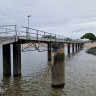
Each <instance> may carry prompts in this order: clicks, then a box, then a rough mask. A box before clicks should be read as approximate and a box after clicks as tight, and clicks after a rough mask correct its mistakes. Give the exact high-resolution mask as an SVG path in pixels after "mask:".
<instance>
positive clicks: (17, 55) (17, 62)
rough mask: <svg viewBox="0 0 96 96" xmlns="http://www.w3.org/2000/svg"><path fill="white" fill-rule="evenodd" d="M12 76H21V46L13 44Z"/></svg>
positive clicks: (16, 43)
mask: <svg viewBox="0 0 96 96" xmlns="http://www.w3.org/2000/svg"><path fill="white" fill-rule="evenodd" d="M13 75H14V76H18V75H21V44H19V43H18V42H15V43H13Z"/></svg>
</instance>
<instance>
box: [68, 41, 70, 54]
mask: <svg viewBox="0 0 96 96" xmlns="http://www.w3.org/2000/svg"><path fill="white" fill-rule="evenodd" d="M68 53H69V54H70V43H68Z"/></svg>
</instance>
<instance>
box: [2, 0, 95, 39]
mask: <svg viewBox="0 0 96 96" xmlns="http://www.w3.org/2000/svg"><path fill="white" fill-rule="evenodd" d="M28 15H31V17H30V18H29V26H30V27H31V28H36V29H40V30H43V31H46V32H50V33H55V34H58V35H61V36H65V37H70V38H74V39H78V38H80V37H81V36H82V35H84V34H85V33H89V32H91V33H94V34H95V35H96V0H0V25H11V24H12V25H17V26H18V30H19V29H20V28H21V26H28V17H27V16H28Z"/></svg>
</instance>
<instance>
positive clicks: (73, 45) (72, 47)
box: [72, 43, 74, 52]
mask: <svg viewBox="0 0 96 96" xmlns="http://www.w3.org/2000/svg"><path fill="white" fill-rule="evenodd" d="M72 52H74V44H73V43H72Z"/></svg>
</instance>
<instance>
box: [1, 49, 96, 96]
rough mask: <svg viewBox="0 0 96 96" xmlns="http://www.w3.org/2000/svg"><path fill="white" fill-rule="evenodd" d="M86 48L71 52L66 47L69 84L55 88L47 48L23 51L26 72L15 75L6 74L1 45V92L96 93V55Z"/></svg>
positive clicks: (12, 95) (7, 95) (44, 95)
mask: <svg viewBox="0 0 96 96" xmlns="http://www.w3.org/2000/svg"><path fill="white" fill-rule="evenodd" d="M86 49H87V48H84V49H83V50H81V51H80V52H77V53H74V54H70V55H68V54H67V51H66V50H67V49H66V48H65V54H66V56H65V58H66V61H65V87H64V88H58V89H54V88H51V63H50V62H48V61H47V52H46V51H45V52H41V53H39V52H38V51H32V52H23V53H22V75H21V76H18V77H15V78H14V77H13V76H11V77H3V73H2V50H1V48H0V96H96V90H95V89H96V56H94V55H91V54H87V53H86ZM11 55H12V54H11ZM12 62H13V61H12Z"/></svg>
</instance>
